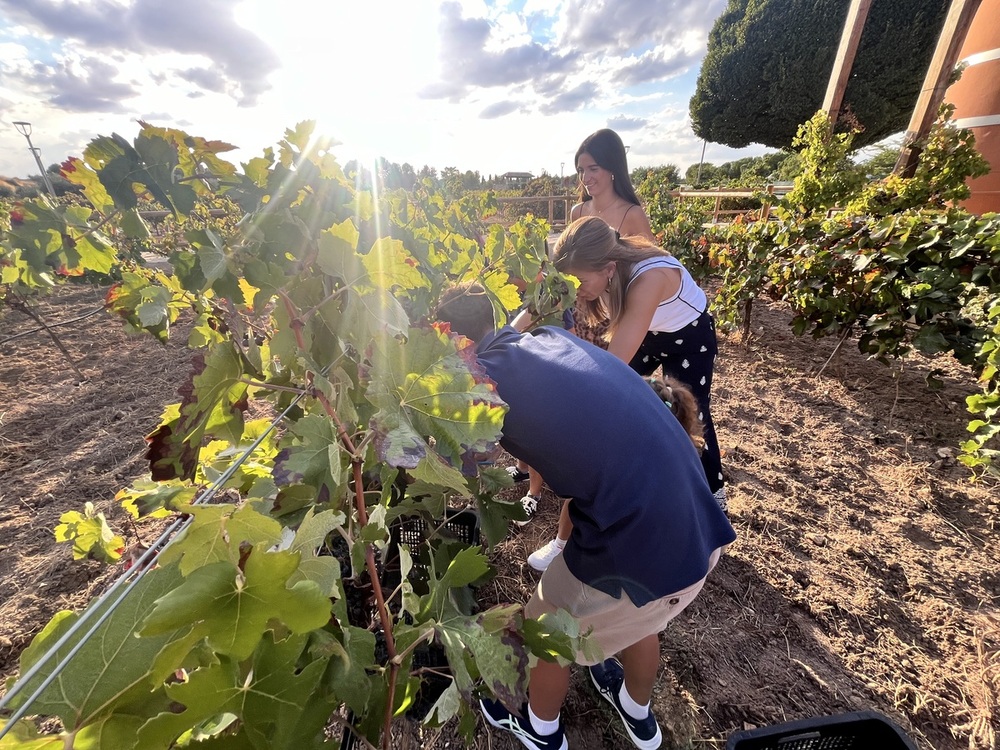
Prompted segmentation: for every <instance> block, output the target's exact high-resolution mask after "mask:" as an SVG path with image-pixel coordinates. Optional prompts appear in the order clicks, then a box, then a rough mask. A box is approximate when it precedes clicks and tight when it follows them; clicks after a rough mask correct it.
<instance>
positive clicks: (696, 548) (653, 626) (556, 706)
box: [438, 230, 736, 750]
mask: <svg viewBox="0 0 1000 750" xmlns="http://www.w3.org/2000/svg"><path fill="white" fill-rule="evenodd" d="M609 231H611V230H609ZM470 292H471V293H470ZM477 292H478V293H477ZM438 317H439V318H440V319H441V320H445V321H449V322H450V323H451V327H452V330H453V331H455V332H457V333H461V334H463V335H465V336H468V337H469V338H471V339H473V340H474V341H476V342H477V347H476V355H477V358H478V360H479V362H480V364H481V365H482V366H483V368H484V369H485V371H486V373H487V374H488V375H489V376H490V378H491V379H492V380H493V381H494V382H495V383H496V386H497V392H498V393H499V394H500V396H501V398H503V400H504V401H505V402H506V403H507V405H508V407H509V410H508V412H507V415H506V417H505V419H504V425H503V438H502V439H501V441H500V443H501V445H502V446H503V447H504V448H505V449H506V450H507V451H508V452H509V453H511V454H512V455H513V456H515V457H516V458H520V459H523V460H525V461H527V462H528V464H529V465H531V466H534V467H536V468H537V469H538V470H539V471H540V472H541V473H542V475H543V476H544V477H545V478H546V481H547V482H548V483H549V486H550V487H551V488H552V490H553V491H554V492H555V493H557V494H559V495H562V496H565V497H570V498H571V499H572V502H571V503H570V513H571V514H572V517H573V531H572V535H571V537H570V540H569V542H568V543H567V545H566V549H565V551H564V553H563V554H562V555H560V556H559V557H558V558H557V559H556V560H555V561H554V562H553V564H552V565H551V566H550V567H549V569H548V570H546V571H545V573H544V574H543V575H542V578H541V581H540V582H539V584H538V588H537V589H536V590H535V592H534V594H533V595H532V597H531V599H530V600H529V602H528V604H527V605H526V607H525V615H526V616H528V617H532V618H537V617H540V616H541V615H542V614H544V613H547V612H554V611H556V610H557V609H566V610H568V611H569V612H570V614H572V615H573V616H574V617H575V618H576V619H577V620H578V621H579V623H580V631H581V632H587V631H588V630H590V631H591V636H590V637H591V643H592V644H593V645H595V646H596V648H597V649H599V650H600V651H601V652H603V656H605V657H609V658H605V659H604V660H603V661H598V662H596V663H595V662H594V660H593V659H590V658H588V657H587V656H586V655H585V654H577V656H576V662H577V663H578V664H582V665H587V666H588V667H589V670H590V678H591V681H592V682H593V684H594V685H595V687H596V688H597V690H598V691H599V694H600V695H601V696H602V697H603V698H604V699H605V700H607V701H608V702H609V703H611V705H612V706H613V707H614V709H615V710H616V712H617V713H618V715H619V716H620V717H621V719H622V721H623V724H624V726H625V730H626V732H627V733H628V735H629V737H631V739H632V741H633V743H634V744H635V745H636V746H637V747H640V748H644V749H645V750H652V749H653V748H657V747H659V746H660V743H661V741H662V733H661V731H660V727H659V725H658V724H657V722H656V719H655V718H654V717H653V715H652V712H651V711H650V707H649V702H650V697H651V694H652V689H653V685H654V683H655V681H656V675H657V672H658V671H659V666H660V652H659V638H658V634H659V633H660V631H662V630H663V629H664V628H665V627H666V626H667V623H668V622H669V621H670V620H672V619H673V618H674V617H676V616H677V615H678V614H679V613H680V612H681V611H682V610H683V609H684V608H685V607H686V606H687V605H688V604H689V603H690V602H691V601H692V600H693V599H694V598H695V597H696V596H697V594H698V592H699V591H700V590H701V588H702V587H703V586H704V583H705V578H706V576H707V575H708V573H709V571H710V570H711V569H712V567H713V566H714V565H715V563H716V561H717V560H718V559H719V555H720V553H721V549H722V547H723V546H725V545H727V544H729V543H730V542H732V541H733V540H734V539H735V537H736V534H735V532H734V531H733V529H732V526H730V525H729V522H728V520H727V519H726V516H725V514H724V513H723V512H722V511H721V510H720V509H719V506H718V504H717V503H716V502H715V500H714V498H713V497H712V492H711V490H710V489H709V487H708V484H707V483H706V481H705V475H704V472H703V471H702V468H701V465H700V464H699V462H698V455H697V451H696V450H695V448H694V446H693V445H692V441H691V439H690V438H689V436H688V434H687V433H686V432H685V431H684V428H683V427H681V425H680V423H679V422H678V421H677V419H676V418H675V417H674V415H673V414H672V413H671V411H670V410H669V409H666V408H664V406H663V402H662V401H661V400H660V398H659V397H658V396H657V395H656V394H655V393H654V392H653V390H652V389H651V388H650V387H649V385H648V384H647V383H646V382H645V381H644V380H643V379H642V378H640V377H639V376H638V375H637V374H636V373H635V372H634V371H633V370H632V369H630V368H629V367H628V366H627V365H625V363H623V362H622V361H621V360H620V359H619V358H618V357H616V356H614V355H612V354H609V353H608V352H605V351H602V350H601V349H599V348H597V347H595V346H592V345H590V344H587V343H586V342H583V341H581V340H580V339H578V338H576V337H575V336H573V335H572V334H570V333H567V332H566V331H564V330H562V329H559V328H555V327H551V326H542V327H540V328H538V329H536V330H535V331H533V332H532V333H531V334H522V333H518V332H517V330H515V329H514V328H513V327H511V326H505V327H503V328H502V329H500V330H499V331H495V330H494V319H493V309H492V306H491V305H490V302H489V300H488V298H487V297H486V296H485V294H483V293H482V288H481V287H479V288H478V289H477V288H475V287H473V288H471V289H470V288H469V287H462V288H458V289H456V290H455V291H454V292H452V293H450V294H446V295H445V296H443V298H442V302H441V304H440V305H439V307H438ZM567 435H572V436H573V440H567V439H566V436H567ZM615 654H618V658H612V657H613V656H614V655H615ZM569 677H570V674H569V667H568V666H567V667H561V666H559V664H558V663H556V662H548V661H544V660H539V661H538V662H537V663H536V664H535V665H534V666H533V667H532V668H531V671H530V674H529V680H528V703H527V704H526V705H524V706H511V707H505V706H503V705H502V704H500V703H499V702H497V701H493V700H489V699H484V700H482V701H481V706H482V710H483V714H484V716H485V717H486V720H487V721H488V722H489V723H490V724H492V725H493V726H495V727H500V728H502V729H506V730H508V731H510V732H512V733H514V734H515V735H516V736H517V738H518V739H519V741H520V742H521V743H522V744H524V745H526V746H527V747H531V748H546V749H547V748H552V750H565V748H567V747H568V745H567V742H566V739H565V736H564V733H563V725H562V722H561V719H560V708H561V706H562V703H563V701H564V700H565V697H566V693H567V691H568V689H569ZM511 709H514V711H511Z"/></svg>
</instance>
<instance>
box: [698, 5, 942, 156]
mask: <svg viewBox="0 0 1000 750" xmlns="http://www.w3.org/2000/svg"><path fill="white" fill-rule="evenodd" d="M848 5H849V3H845V2H842V1H841V0H816V1H815V2H813V0H808V1H806V0H730V1H729V5H728V6H727V8H726V10H725V11H724V12H723V13H722V14H721V15H720V16H719V18H718V19H717V20H716V22H715V25H714V26H713V28H712V31H711V33H710V35H709V40H708V54H707V55H706V57H705V60H704V62H703V63H702V67H701V71H700V73H699V75H698V84H697V88H696V90H695V94H694V96H693V97H692V98H691V103H690V109H691V120H692V126H693V128H694V131H695V133H696V134H697V135H698V137H699V138H704V139H706V140H708V141H711V142H713V143H724V144H726V145H728V146H733V147H735V148H740V147H743V146H747V145H749V144H751V143H762V144H764V145H767V146H771V147H773V148H787V147H788V146H789V145H790V144H791V142H792V139H793V137H794V136H795V133H796V131H797V129H798V126H799V124H800V123H803V122H805V121H806V120H807V119H808V118H809V117H810V116H811V115H812V113H813V112H815V111H816V110H817V109H819V107H820V106H821V105H822V97H823V93H824V92H825V91H826V87H827V81H828V79H829V77H830V71H831V70H832V69H833V63H834V57H835V55H836V52H837V47H838V45H839V42H840V36H841V33H842V30H843V27H844V20H845V18H846V15H847V8H848ZM947 8H948V3H947V2H943V0H898V1H897V2H891V3H873V4H872V7H871V10H870V12H869V16H868V21H867V23H866V25H865V30H864V34H863V35H862V37H861V41H860V45H859V48H858V52H857V57H856V59H855V62H854V66H853V70H852V74H851V79H850V83H849V85H848V87H847V91H846V93H845V97H844V106H845V108H848V109H849V110H850V111H851V112H853V115H854V116H855V117H856V118H857V121H859V122H860V123H861V125H862V126H863V127H864V132H863V133H861V134H859V135H858V137H857V139H856V141H855V145H857V146H859V147H860V146H863V145H865V144H869V143H876V142H878V141H880V140H881V139H882V138H884V137H886V136H888V135H890V134H892V133H896V132H899V131H901V130H903V129H905V127H906V122H907V119H908V118H909V116H910V112H911V111H912V110H913V106H914V104H915V102H916V99H917V95H918V94H919V91H920V86H921V84H922V82H923V79H924V75H925V72H926V70H927V66H928V64H929V63H930V59H931V55H932V53H933V50H934V45H935V43H936V41H937V37H938V35H939V33H940V31H941V27H942V24H943V22H944V18H945V14H946V12H947Z"/></svg>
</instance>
